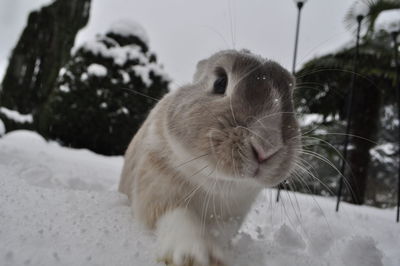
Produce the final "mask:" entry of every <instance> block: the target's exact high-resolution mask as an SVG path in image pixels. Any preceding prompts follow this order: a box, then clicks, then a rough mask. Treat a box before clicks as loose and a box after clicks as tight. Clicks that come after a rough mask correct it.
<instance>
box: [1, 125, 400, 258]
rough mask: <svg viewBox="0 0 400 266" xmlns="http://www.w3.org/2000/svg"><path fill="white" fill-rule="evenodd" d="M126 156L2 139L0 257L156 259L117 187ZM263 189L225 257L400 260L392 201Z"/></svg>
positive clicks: (20, 134)
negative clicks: (369, 202)
mask: <svg viewBox="0 0 400 266" xmlns="http://www.w3.org/2000/svg"><path fill="white" fill-rule="evenodd" d="M121 166H122V157H105V156H100V155H96V154H94V153H91V152H89V151H87V150H75V149H68V148H64V147H60V146H59V145H58V144H56V143H52V142H50V143H48V142H46V141H45V140H44V139H43V138H42V137H40V136H38V135H37V134H35V133H33V132H29V131H15V132H12V133H9V134H7V135H5V136H3V137H1V138H0V203H1V205H0V265H135V266H155V265H161V264H157V263H156V262H155V257H154V253H153V252H154V236H153V235H152V234H150V233H148V232H146V231H145V230H143V228H141V227H140V225H138V224H136V223H135V221H134V219H133V218H132V214H131V212H130V208H129V206H128V201H127V199H126V197H125V196H124V195H121V194H119V193H118V192H116V188H117V184H118V178H119V172H120V169H121ZM274 198H275V195H274V191H273V190H265V192H264V193H263V194H262V195H260V197H259V199H258V201H257V202H256V204H255V206H254V209H253V211H252V212H251V214H250V215H249V217H248V218H247V221H246V223H245V225H244V226H243V228H242V232H241V233H240V234H238V235H237V236H236V237H235V238H234V239H233V240H232V241H231V247H230V248H229V250H226V253H227V255H228V256H227V257H228V258H229V260H230V262H229V263H230V264H229V266H232V265H235V266H243V265H249V266H263V265H272V266H275V265H282V266H283V265H307V266H310V265H315V266H316V265H318V266H319V265H348V266H357V265H362V266H379V265H393V266H398V265H400V225H399V224H396V223H395V222H394V211H393V210H379V209H375V208H370V207H355V206H351V205H347V204H343V205H342V209H341V211H340V212H339V213H335V212H334V204H335V202H334V200H333V199H329V198H319V197H311V196H309V195H302V194H292V193H291V194H287V193H283V197H282V200H281V202H280V203H275V201H274Z"/></svg>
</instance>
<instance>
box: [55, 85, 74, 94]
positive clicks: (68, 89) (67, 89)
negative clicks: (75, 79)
mask: <svg viewBox="0 0 400 266" xmlns="http://www.w3.org/2000/svg"><path fill="white" fill-rule="evenodd" d="M58 89H59V90H60V91H62V92H64V93H68V92H70V91H71V89H70V88H69V87H68V85H66V84H62V85H61V86H60V87H58Z"/></svg>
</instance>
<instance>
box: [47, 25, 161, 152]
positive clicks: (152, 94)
mask: <svg viewBox="0 0 400 266" xmlns="http://www.w3.org/2000/svg"><path fill="white" fill-rule="evenodd" d="M168 83H169V79H168V77H167V76H166V75H165V73H164V72H163V70H162V67H161V66H160V65H159V64H158V63H157V61H156V56H155V54H154V53H153V52H151V51H149V47H148V38H147V35H146V33H145V31H144V30H143V29H142V27H141V26H139V25H138V24H136V23H133V22H128V21H121V22H118V23H115V24H114V25H112V27H111V28H110V30H108V31H107V33H106V34H104V35H98V36H97V37H96V39H95V40H94V41H90V42H87V43H85V44H83V45H82V46H81V47H79V48H78V49H76V51H75V52H74V53H73V56H72V58H71V60H70V61H69V62H68V63H67V64H66V66H65V67H64V68H63V69H62V70H61V71H60V75H59V79H58V85H57V89H56V90H55V91H54V93H53V94H52V95H51V100H50V101H49V102H48V104H47V105H46V108H45V110H44V113H43V114H42V116H43V119H42V123H43V125H42V127H41V128H43V129H45V130H46V132H44V133H45V135H47V136H48V137H50V138H53V139H57V140H59V141H60V142H62V143H63V144H64V145H69V146H72V147H78V148H88V149H91V150H93V151H95V152H98V153H102V154H107V155H114V154H122V153H123V152H124V151H125V149H126V148H127V145H128V143H129V141H130V139H131V138H132V136H133V135H134V133H135V132H136V131H137V130H138V128H139V127H140V125H141V124H142V122H143V121H144V119H145V118H146V116H147V114H148V112H149V110H150V109H151V107H152V106H153V105H154V104H155V102H156V101H157V99H159V98H161V97H162V95H163V94H165V93H166V92H167V91H168Z"/></svg>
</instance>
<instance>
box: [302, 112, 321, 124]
mask: <svg viewBox="0 0 400 266" xmlns="http://www.w3.org/2000/svg"><path fill="white" fill-rule="evenodd" d="M323 120H324V116H323V115H321V114H304V115H302V116H301V117H299V124H300V125H301V126H302V127H306V126H310V125H312V124H314V123H321V122H322V121H323Z"/></svg>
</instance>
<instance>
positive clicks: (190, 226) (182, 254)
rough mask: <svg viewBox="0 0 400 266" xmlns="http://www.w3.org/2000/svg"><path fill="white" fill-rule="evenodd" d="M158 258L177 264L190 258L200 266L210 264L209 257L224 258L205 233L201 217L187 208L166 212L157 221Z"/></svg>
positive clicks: (181, 263)
mask: <svg viewBox="0 0 400 266" xmlns="http://www.w3.org/2000/svg"><path fill="white" fill-rule="evenodd" d="M156 230H157V231H156V234H157V240H158V248H159V250H158V257H159V260H161V261H169V262H172V264H174V265H183V264H184V263H185V259H188V258H191V259H193V260H194V261H195V262H196V263H198V264H200V265H209V263H210V258H213V259H218V260H220V261H222V257H223V256H222V252H221V251H220V250H219V249H218V248H217V247H216V246H214V245H213V244H212V242H211V241H210V239H208V236H206V235H204V234H202V230H201V224H200V222H199V219H198V217H196V215H195V214H194V213H192V212H191V211H190V210H188V209H183V208H178V209H174V210H172V211H169V212H167V213H166V214H165V215H164V216H163V217H161V218H160V219H159V221H158V222H157V229H156Z"/></svg>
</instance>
